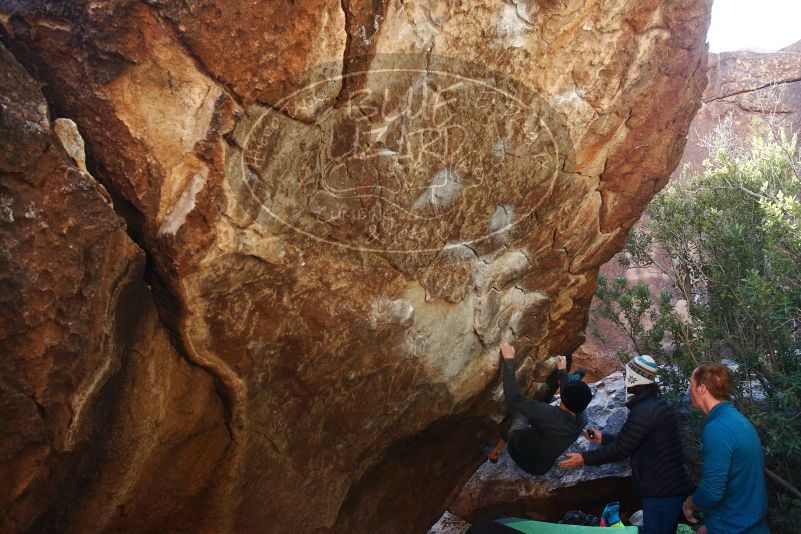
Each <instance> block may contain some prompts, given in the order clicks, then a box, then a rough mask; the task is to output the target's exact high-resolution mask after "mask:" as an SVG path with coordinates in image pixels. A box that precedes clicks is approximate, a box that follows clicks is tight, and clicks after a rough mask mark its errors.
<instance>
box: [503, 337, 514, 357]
mask: <svg viewBox="0 0 801 534" xmlns="http://www.w3.org/2000/svg"><path fill="white" fill-rule="evenodd" d="M501 356H503V359H504V360H511V359H513V358H514V357H515V348H514V347H513V346H511V345H510V344H509V343H507V342H506V341H504V342H503V343H501Z"/></svg>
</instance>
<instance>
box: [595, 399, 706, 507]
mask: <svg viewBox="0 0 801 534" xmlns="http://www.w3.org/2000/svg"><path fill="white" fill-rule="evenodd" d="M626 406H627V407H628V409H629V416H628V418H627V419H626V422H625V423H624V424H623V428H621V429H620V432H619V433H618V434H617V435H614V434H609V433H606V432H603V433H602V436H601V437H602V440H603V442H602V445H603V447H601V448H599V449H596V450H593V451H588V452H585V453H582V457H584V463H585V464H586V465H601V464H606V463H609V462H616V461H618V460H623V459H624V458H631V471H632V478H634V483H635V485H636V487H637V489H638V491H639V492H640V494H641V495H642V496H643V497H679V496H681V497H684V496H687V495H689V494H690V493H692V491H693V489H694V486H693V483H692V482H691V481H690V477H689V476H687V471H686V470H685V468H684V460H683V457H682V456H683V455H682V449H681V441H680V439H679V425H678V420H677V418H676V412H674V411H673V409H672V408H671V407H670V406H669V405H668V403H667V402H666V401H665V400H664V399H662V398H661V397H660V396H659V395H658V394H657V393H656V392H653V391H645V392H642V393H640V394H638V395H636V396H635V397H633V398H632V399H631V400H630V401H629V402H627V403H626Z"/></svg>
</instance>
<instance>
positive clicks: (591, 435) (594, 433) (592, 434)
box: [584, 428, 603, 445]
mask: <svg viewBox="0 0 801 534" xmlns="http://www.w3.org/2000/svg"><path fill="white" fill-rule="evenodd" d="M584 437H585V438H586V439H587V441H592V442H593V443H597V444H598V445H600V444H601V442H602V441H603V439H602V438H603V435H602V434H601V431H600V430H598V429H597V428H587V429H584Z"/></svg>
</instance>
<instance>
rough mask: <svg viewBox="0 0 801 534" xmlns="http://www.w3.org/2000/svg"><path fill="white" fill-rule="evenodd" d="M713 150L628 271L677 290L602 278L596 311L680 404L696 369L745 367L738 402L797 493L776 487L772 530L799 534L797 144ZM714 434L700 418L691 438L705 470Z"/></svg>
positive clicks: (655, 214)
mask: <svg viewBox="0 0 801 534" xmlns="http://www.w3.org/2000/svg"><path fill="white" fill-rule="evenodd" d="M726 140H728V141H730V140H731V136H730V135H729V136H728V137H726ZM712 147H713V150H712V155H711V158H710V160H709V161H707V162H705V171H704V172H703V173H701V174H700V175H697V176H688V177H683V178H682V179H679V180H675V181H672V182H671V183H670V184H669V185H668V186H667V187H666V188H665V189H664V190H663V191H662V192H661V193H659V194H658V195H657V196H656V197H655V198H654V200H653V201H652V203H651V205H650V206H649V208H648V210H647V212H646V214H645V216H644V217H643V220H642V221H641V222H640V223H639V224H638V226H637V227H636V228H635V229H633V230H632V232H631V233H630V235H629V239H628V242H627V245H626V249H625V251H624V252H623V254H621V256H620V259H621V263H622V264H623V265H624V266H625V267H648V268H651V269H656V270H658V271H659V272H661V273H662V274H664V275H666V278H667V279H668V280H669V285H670V287H669V290H668V291H666V292H663V293H662V294H660V295H652V294H651V290H650V288H649V287H648V286H646V285H644V284H634V285H631V284H629V283H627V282H626V280H625V279H623V278H617V279H614V280H608V279H607V278H606V277H604V276H599V279H598V290H597V302H598V305H597V306H596V307H595V308H593V310H592V312H593V316H594V319H597V318H599V317H602V318H604V319H606V320H607V321H609V322H611V324H613V325H614V326H615V327H616V328H618V329H619V330H620V331H621V332H623V333H625V334H626V336H627V337H628V339H629V340H630V341H631V343H632V345H633V346H634V348H635V350H636V351H637V352H638V353H641V354H651V355H652V356H654V358H655V359H656V360H657V361H659V362H660V363H661V364H663V365H665V366H666V368H667V371H666V373H665V376H664V379H663V389H664V391H665V394H666V397H667V398H668V399H669V400H670V401H671V402H672V403H674V404H675V405H676V406H677V407H678V406H679V405H680V404H681V403H682V399H683V398H684V397H685V393H686V391H687V386H688V380H687V377H688V376H689V374H690V372H691V371H692V369H693V368H694V367H695V366H696V365H698V364H699V363H701V362H704V361H720V360H721V359H724V358H727V359H730V360H732V361H733V362H734V363H736V364H737V371H736V373H735V374H736V378H737V383H738V384H739V386H738V388H737V392H736V395H735V402H736V404H737V405H738V407H739V408H740V409H741V411H743V413H745V414H747V415H748V416H749V417H750V418H751V419H752V421H753V422H754V424H755V426H756V428H757V429H758V431H759V432H760V437H761V439H762V444H763V446H764V450H765V459H766V466H767V467H768V468H769V469H770V470H771V471H772V472H773V473H774V474H775V475H777V476H778V477H780V478H781V479H783V480H784V481H785V482H786V483H787V484H788V485H789V489H788V488H787V487H786V486H785V487H780V485H779V484H776V483H771V482H769V485H768V486H769V490H770V502H771V507H772V512H771V513H770V514H769V518H770V521H771V527H772V528H773V530H774V531H776V532H782V531H784V532H790V531H791V530H792V531H797V529H798V526H797V525H798V524H799V522H798V520H799V519H801V500H799V499H798V498H797V497H798V496H799V495H800V494H797V493H794V488H795V487H797V485H798V484H797V483H798V482H801V480H796V479H798V477H799V476H800V475H799V473H801V227H799V224H801V204H799V201H798V197H799V192H800V191H801V179H799V168H800V166H799V158H798V151H797V145H796V138H795V137H793V138H788V137H786V136H784V135H783V134H779V135H775V136H773V138H771V139H767V138H755V139H754V141H753V143H752V145H751V147H750V149H749V150H731V149H730V145H729V143H724V142H719V143H717V144H715V143H712ZM625 357H626V358H628V357H630V355H625ZM684 402H685V403H686V399H685V400H684ZM702 426H703V417H699V416H698V414H697V413H696V414H695V415H693V416H692V417H690V418H689V421H688V424H687V425H686V429H687V431H686V435H685V436H684V438H685V440H684V441H685V444H686V445H687V452H688V458H689V459H690V465H689V467H690V470H691V471H692V472H695V473H697V472H698V465H697V461H698V458H700V455H699V451H698V447H699V445H698V441H697V440H698V436H699V435H700V428H701V427H702ZM795 491H797V490H795ZM779 510H781V513H778V511H779ZM790 524H792V525H793V527H792V528H791V529H790V530H787V528H790V527H789V526H788V525H790Z"/></svg>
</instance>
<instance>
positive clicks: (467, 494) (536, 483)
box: [448, 372, 636, 524]
mask: <svg viewBox="0 0 801 534" xmlns="http://www.w3.org/2000/svg"><path fill="white" fill-rule="evenodd" d="M623 378H624V377H623V373H622V372H616V373H613V374H611V375H609V376H608V377H606V378H604V379H603V380H600V381H598V382H597V383H595V384H592V385H591V388H592V391H593V400H592V402H591V403H590V405H589V406H588V407H587V411H586V414H587V418H588V420H589V425H590V426H592V427H594V428H599V429H601V431H603V432H611V433H616V432H618V431H619V430H620V429H621V428H622V427H623V423H624V422H625V421H626V417H628V409H627V408H626V406H625V401H626V387H625V381H624V379H623ZM558 402H559V401H558V400H557V401H555V402H554V405H557V404H558ZM590 447H593V448H594V447H597V445H595V444H591V443H589V442H588V441H587V440H586V439H584V438H583V437H580V438H579V439H578V441H577V442H576V443H575V444H573V445H572V446H571V447H570V448H569V449H568V450H567V452H583V451H586V450H588V449H589V448H590ZM630 477H631V467H630V466H629V463H628V461H622V462H615V463H612V464H606V465H602V466H598V467H587V466H583V467H581V468H578V469H563V468H561V467H559V466H554V467H553V468H551V470H550V471H548V472H547V473H545V474H544V475H542V476H533V475H529V474H528V473H526V472H525V471H522V470H521V469H520V468H518V467H517V465H515V463H514V461H513V460H512V459H511V458H510V457H509V455H508V454H507V452H506V450H504V452H503V453H502V454H501V456H500V457H499V459H498V463H497V464H492V463H490V462H485V463H484V464H483V465H482V466H481V467H480V468H479V469H478V471H476V472H475V474H474V475H473V476H472V477H471V478H470V480H469V481H468V482H467V484H465V485H464V487H463V488H462V489H461V491H460V492H459V493H458V494H457V495H456V497H455V498H454V499H453V500H452V501H451V502H450V503H449V505H448V510H449V512H450V513H451V514H452V515H455V516H456V518H457V519H458V518H461V519H463V520H467V521H474V520H475V519H477V518H480V517H483V516H488V515H491V514H496V513H504V514H508V515H516V516H519V517H531V518H534V519H541V520H546V521H556V520H558V519H561V518H562V516H563V515H564V513H565V512H567V511H568V510H582V511H585V512H588V513H595V514H598V513H600V512H599V511H598V510H596V508H600V510H602V509H603V506H604V504H605V503H606V502H609V501H622V502H625V503H626V504H629V502H630V501H632V500H633V499H632V497H633V489H632V486H631V484H632V483H631V480H630ZM635 500H636V499H635ZM450 523H457V524H458V522H456V521H450Z"/></svg>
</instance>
